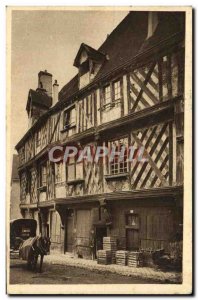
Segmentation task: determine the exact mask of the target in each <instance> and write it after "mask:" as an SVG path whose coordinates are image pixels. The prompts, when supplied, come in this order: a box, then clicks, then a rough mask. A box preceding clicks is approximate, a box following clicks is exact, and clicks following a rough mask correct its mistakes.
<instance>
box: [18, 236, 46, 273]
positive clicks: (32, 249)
mask: <svg viewBox="0 0 198 300" xmlns="http://www.w3.org/2000/svg"><path fill="white" fill-rule="evenodd" d="M50 245H51V242H50V238H48V237H40V236H36V237H33V238H29V239H27V240H26V241H24V242H23V243H22V244H21V246H20V248H19V257H20V258H22V259H23V260H26V261H27V267H28V269H30V270H34V271H36V266H37V261H38V257H39V255H40V267H39V272H40V273H41V272H42V266H43V258H44V255H47V254H48V253H49V251H50Z"/></svg>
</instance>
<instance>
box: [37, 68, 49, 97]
mask: <svg viewBox="0 0 198 300" xmlns="http://www.w3.org/2000/svg"><path fill="white" fill-rule="evenodd" d="M38 89H39V90H41V91H44V92H46V94H47V95H48V96H49V97H52V74H50V73H48V72H47V70H45V71H40V72H39V73H38Z"/></svg>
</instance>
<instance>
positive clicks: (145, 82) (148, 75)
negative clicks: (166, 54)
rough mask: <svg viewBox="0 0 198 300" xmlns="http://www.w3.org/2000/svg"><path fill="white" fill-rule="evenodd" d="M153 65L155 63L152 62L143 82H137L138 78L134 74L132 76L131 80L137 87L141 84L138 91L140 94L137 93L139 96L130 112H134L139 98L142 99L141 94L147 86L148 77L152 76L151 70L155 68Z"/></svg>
mask: <svg viewBox="0 0 198 300" xmlns="http://www.w3.org/2000/svg"><path fill="white" fill-rule="evenodd" d="M155 65H156V62H154V63H153V64H152V65H151V67H150V69H149V71H148V73H147V75H146V78H145V80H144V82H143V83H142V82H141V80H139V78H138V77H137V76H136V75H135V74H132V77H133V79H134V80H135V81H136V82H137V83H139V85H140V83H141V90H140V92H139V95H138V96H137V99H136V100H135V103H134V105H133V107H132V110H131V112H134V111H135V109H136V107H137V105H138V102H139V101H140V99H141V97H142V94H143V92H145V89H146V85H147V83H148V81H149V79H150V77H151V74H152V72H153V70H154V68H155ZM149 92H150V91H149ZM147 94H148V91H147ZM154 103H155V102H154Z"/></svg>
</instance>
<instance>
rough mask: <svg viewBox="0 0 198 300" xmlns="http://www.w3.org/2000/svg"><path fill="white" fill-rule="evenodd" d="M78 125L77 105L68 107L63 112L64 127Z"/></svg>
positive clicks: (65, 128) (67, 128)
mask: <svg viewBox="0 0 198 300" xmlns="http://www.w3.org/2000/svg"><path fill="white" fill-rule="evenodd" d="M75 126H76V109H75V107H73V108H70V109H66V110H65V111H64V112H63V129H64V130H69V129H71V128H74V127H75Z"/></svg>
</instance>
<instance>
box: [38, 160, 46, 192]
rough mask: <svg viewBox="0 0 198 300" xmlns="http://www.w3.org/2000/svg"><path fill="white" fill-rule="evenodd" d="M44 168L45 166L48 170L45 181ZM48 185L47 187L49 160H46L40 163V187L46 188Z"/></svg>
mask: <svg viewBox="0 0 198 300" xmlns="http://www.w3.org/2000/svg"><path fill="white" fill-rule="evenodd" d="M43 168H45V170H46V173H45V181H43V172H42V170H43ZM43 183H45V184H43ZM46 187H47V162H46V161H45V162H42V163H41V164H40V165H39V188H46Z"/></svg>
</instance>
